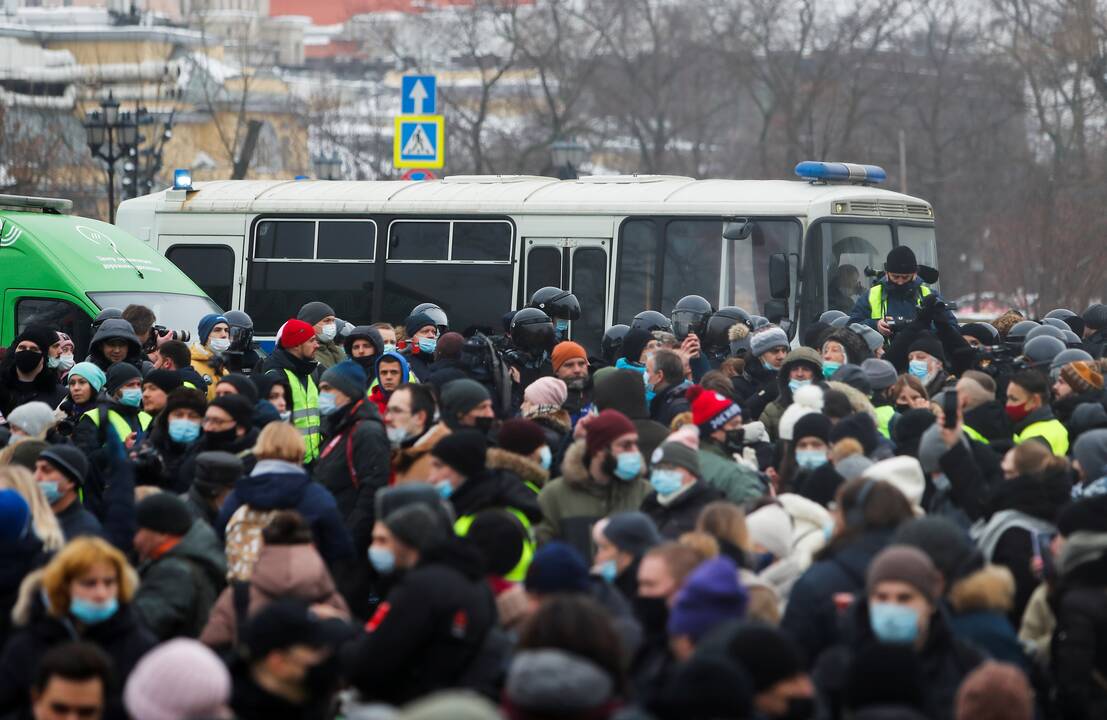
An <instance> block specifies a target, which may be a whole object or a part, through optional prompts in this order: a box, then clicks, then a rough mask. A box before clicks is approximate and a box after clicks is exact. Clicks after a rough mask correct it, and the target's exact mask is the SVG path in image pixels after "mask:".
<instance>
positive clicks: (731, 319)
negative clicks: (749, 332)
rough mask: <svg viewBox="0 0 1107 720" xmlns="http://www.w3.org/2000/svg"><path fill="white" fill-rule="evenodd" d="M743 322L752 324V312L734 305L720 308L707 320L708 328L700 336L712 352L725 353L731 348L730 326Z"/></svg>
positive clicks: (704, 344) (707, 348)
mask: <svg viewBox="0 0 1107 720" xmlns="http://www.w3.org/2000/svg"><path fill="white" fill-rule="evenodd" d="M739 323H741V324H742V325H745V326H746V327H747V328H748V327H749V326H750V314H749V313H748V312H746V311H745V310H743V309H742V308H740V307H735V306H733V305H730V306H727V307H722V308H719V309H718V310H716V311H715V314H714V315H712V316H711V319H710V320H708V321H707V329H706V330H705V331H704V333H703V336H702V337H701V338H700V339H701V341H702V343H703V346H704V348H705V349H706V350H707V351H708V352H710V353H716V354H718V353H723V352H726V351H728V350H729V349H730V328H732V327H733V326H735V325H737V324H739Z"/></svg>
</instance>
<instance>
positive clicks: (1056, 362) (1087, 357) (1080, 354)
mask: <svg viewBox="0 0 1107 720" xmlns="http://www.w3.org/2000/svg"><path fill="white" fill-rule="evenodd" d="M1074 362H1095V360H1094V359H1093V358H1092V356H1091V354H1090V353H1089V352H1088V351H1087V350H1081V349H1080V348H1069V349H1067V350H1062V351H1061V352H1059V353H1057V355H1055V356H1054V358H1053V362H1051V363H1050V364H1049V369H1050V370H1051V371H1054V370H1060V369H1061V368H1063V367H1065V366H1066V365H1068V364H1069V363H1074Z"/></svg>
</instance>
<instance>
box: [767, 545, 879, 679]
mask: <svg viewBox="0 0 1107 720" xmlns="http://www.w3.org/2000/svg"><path fill="white" fill-rule="evenodd" d="M891 534H892V533H891V531H890V530H870V531H868V532H865V533H863V534H861V535H858V536H857V537H854V538H852V539H850V540H849V541H847V542H844V543H841V544H840V546H839V547H835V546H834V545H831V546H829V547H828V548H827V550H826V551H824V555H823V557H822V559H820V560H818V561H817V562H815V564H813V565H812V566H811V567H809V568H808V569H807V571H806V572H804V573H803V575H801V576H800V577H799V579H798V580H796V582H795V584H794V585H792V593H791V596H790V597H789V599H788V608H787V610H786V611H785V612H784V617H783V618H781V621H780V627H781V628H782V629H784V630H786V631H787V632H789V633H791V634H792V637H793V638H795V640H796V641H797V642H798V643H799V644H800V647H802V648H803V650H804V653H805V655H806V656H807V658H808V659H809V661H811V660H813V659H814V658H817V657H818V656H819V654H820V653H821V652H822V651H823V650H825V649H826V648H828V647H830V646H832V645H834V644H836V643H837V642H839V641H840V639H841V638H840V636H839V628H838V610H837V608H836V606H835V602H834V596H835V595H837V594H838V593H852V594H854V596H855V597H863V596H864V593H865V573H866V571H867V570H868V567H869V563H870V562H871V561H872V559H873V558H874V557H876V555H877V554H878V553H879V552H880V551H881V550H883V549H884V547H885V546H886V545H887V544H888V541H889V539H890V538H891ZM840 542H841V541H840Z"/></svg>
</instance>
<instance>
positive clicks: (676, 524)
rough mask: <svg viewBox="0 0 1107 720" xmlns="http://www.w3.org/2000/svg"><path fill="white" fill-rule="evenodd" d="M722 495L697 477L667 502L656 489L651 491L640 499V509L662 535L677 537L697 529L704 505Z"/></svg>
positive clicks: (669, 538) (668, 537) (722, 496)
mask: <svg viewBox="0 0 1107 720" xmlns="http://www.w3.org/2000/svg"><path fill="white" fill-rule="evenodd" d="M724 498H725V496H724V495H723V493H722V491H720V490H716V489H715V488H714V487H712V486H710V485H708V484H707V483H705V482H704V481H703V480H697V481H695V482H694V483H692V484H691V485H689V486H687V488H684V489H682V490H681V491H678V494H677V496H676V497H674V498H673V499H672V500H670V501H668V502H667V503H663V502H662V501H661V499H660V498H659V497H658V494H657V492H655V491H651V492H650V494H649V495H647V496H646V499H645V500H643V501H642V512H644V513H646V514H647V515H649V516H650V518H651V519H652V520H653V522H654V524H655V525H657V530H658V532H660V533H661V537H663V538H666V539H668V540H676V539H677V538H679V537H680V536H681V535H683V534H684V533H686V532H691V531H692V530H695V529H696V518H698V517H699V516H700V512H701V511H702V510H703V508H704V506H706V505H707V504H708V503H712V502H715V501H717V500H722V499H724Z"/></svg>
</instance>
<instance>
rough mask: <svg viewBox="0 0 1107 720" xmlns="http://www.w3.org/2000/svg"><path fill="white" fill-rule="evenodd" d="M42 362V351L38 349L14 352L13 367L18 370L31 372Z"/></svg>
mask: <svg viewBox="0 0 1107 720" xmlns="http://www.w3.org/2000/svg"><path fill="white" fill-rule="evenodd" d="M40 362H42V353H40V352H39V351H38V350H17V351H16V353H15V367H16V369H18V370H19V372H23V373H29V372H33V371H34V369H35V368H37V367H38V364H39V363H40Z"/></svg>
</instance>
